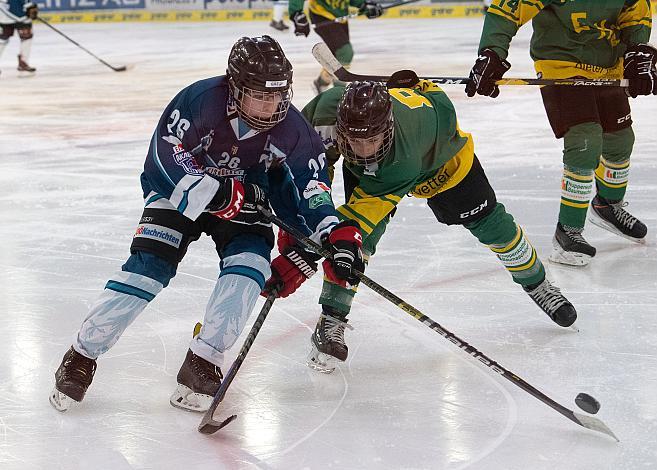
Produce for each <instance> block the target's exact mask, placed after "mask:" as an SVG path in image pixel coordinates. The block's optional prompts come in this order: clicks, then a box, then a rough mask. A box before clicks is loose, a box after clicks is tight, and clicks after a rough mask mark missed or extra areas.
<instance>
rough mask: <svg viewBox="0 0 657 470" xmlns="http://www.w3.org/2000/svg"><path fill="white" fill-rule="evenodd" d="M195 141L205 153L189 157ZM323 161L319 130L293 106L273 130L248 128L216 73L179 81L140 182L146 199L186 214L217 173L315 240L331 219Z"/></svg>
mask: <svg viewBox="0 0 657 470" xmlns="http://www.w3.org/2000/svg"><path fill="white" fill-rule="evenodd" d="M202 142H203V143H204V148H206V150H207V156H204V155H203V154H204V152H201V153H200V154H199V155H197V156H195V157H194V156H192V153H191V152H192V151H193V150H194V149H196V148H198V146H199V145H200V144H201V143H202ZM326 166H327V165H326V156H325V154H324V146H323V144H322V141H321V139H320V137H319V136H318V135H317V133H316V132H315V130H314V129H313V128H312V126H310V125H309V124H308V122H307V121H306V120H305V119H304V118H303V116H302V115H301V113H300V112H299V111H298V110H297V109H296V108H294V107H292V106H290V109H289V111H288V114H287V116H286V118H285V119H284V120H283V121H282V122H280V123H278V124H277V125H276V126H274V127H273V128H272V129H270V130H268V131H264V132H257V131H254V130H252V129H250V128H249V127H248V126H247V125H246V124H244V122H243V121H242V120H241V119H239V117H238V116H237V111H236V108H235V104H234V102H233V101H232V99H231V97H230V93H229V89H228V80H227V79H226V77H224V76H219V77H213V78H208V79H206V80H201V81H198V82H196V83H193V84H192V85H190V86H188V87H187V88H184V89H183V90H182V91H180V93H178V95H177V96H176V97H175V98H174V99H173V100H172V101H171V103H169V105H168V106H167V107H166V109H165V110H164V112H163V113H162V117H161V118H160V121H159V123H158V125H157V128H156V129H155V132H154V134H153V137H152V139H151V144H150V148H149V150H148V155H147V157H146V162H145V164H144V172H143V173H142V175H141V183H142V189H143V191H144V198H145V199H146V203H147V205H150V204H153V203H155V202H156V201H157V200H158V199H159V198H165V199H167V200H168V201H169V202H170V203H171V204H172V205H173V206H174V207H175V208H176V209H177V210H178V211H179V212H180V213H181V214H183V215H184V216H186V217H187V218H189V219H192V220H196V218H198V216H199V215H200V214H201V213H202V212H203V211H204V210H205V209H206V207H207V205H208V203H209V202H210V201H211V200H212V198H213V196H214V195H215V193H216V191H217V189H218V188H219V185H220V180H221V177H231V178H237V179H238V180H241V181H245V182H248V183H255V184H258V185H259V186H261V187H262V188H263V189H264V190H265V192H266V193H267V195H268V197H269V199H270V202H271V204H272V207H273V209H274V211H275V212H276V213H277V214H278V215H279V217H281V218H282V219H284V220H285V221H286V222H288V223H291V224H293V225H295V226H296V227H297V228H299V229H301V230H303V231H304V232H305V233H306V234H307V235H311V234H312V235H314V238H315V239H316V240H317V241H319V237H320V236H321V234H323V233H324V232H325V231H326V230H328V229H330V228H331V227H332V226H333V225H334V224H336V223H337V222H338V218H337V214H336V212H335V207H334V205H333V201H332V199H331V196H330V182H329V178H328V173H327V168H326ZM299 216H300V217H299Z"/></svg>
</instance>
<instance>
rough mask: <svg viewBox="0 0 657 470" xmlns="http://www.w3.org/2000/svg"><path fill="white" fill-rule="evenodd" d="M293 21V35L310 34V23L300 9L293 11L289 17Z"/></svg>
mask: <svg viewBox="0 0 657 470" xmlns="http://www.w3.org/2000/svg"><path fill="white" fill-rule="evenodd" d="M290 19H291V20H292V22H293V23H294V35H295V36H306V37H308V35H309V34H310V23H308V17H307V16H306V14H305V13H304V12H302V11H301V10H299V11H295V12H294V13H292V16H291V17H290Z"/></svg>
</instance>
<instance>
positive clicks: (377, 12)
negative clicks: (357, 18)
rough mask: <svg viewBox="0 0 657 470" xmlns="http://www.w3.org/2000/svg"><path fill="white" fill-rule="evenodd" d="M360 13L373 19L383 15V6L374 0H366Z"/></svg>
mask: <svg viewBox="0 0 657 470" xmlns="http://www.w3.org/2000/svg"><path fill="white" fill-rule="evenodd" d="M358 13H359V14H361V15H365V16H367V18H368V19H370V20H373V19H374V18H378V17H379V16H381V15H383V8H381V5H379V4H378V3H377V2H373V1H372V0H365V3H363V5H362V6H361V7H360V9H359V10H358Z"/></svg>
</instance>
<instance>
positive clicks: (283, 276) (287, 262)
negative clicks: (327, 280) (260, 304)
mask: <svg viewBox="0 0 657 470" xmlns="http://www.w3.org/2000/svg"><path fill="white" fill-rule="evenodd" d="M316 272H317V263H316V262H315V261H313V260H312V259H311V258H310V256H309V254H308V253H307V252H305V251H303V250H301V249H300V248H292V247H288V248H286V249H285V250H284V251H283V254H281V255H279V256H278V257H276V258H275V259H274V261H272V263H271V278H269V280H268V281H267V283H266V284H265V288H264V289H263V291H262V292H261V295H263V296H264V297H267V295H268V294H269V292H271V290H272V289H274V288H276V289H277V290H278V297H287V296H288V295H290V294H292V293H293V292H294V291H296V290H297V289H298V288H299V286H300V285H301V284H303V283H304V281H305V280H306V279H310V278H311V277H312V276H313V275H314V274H315V273H316Z"/></svg>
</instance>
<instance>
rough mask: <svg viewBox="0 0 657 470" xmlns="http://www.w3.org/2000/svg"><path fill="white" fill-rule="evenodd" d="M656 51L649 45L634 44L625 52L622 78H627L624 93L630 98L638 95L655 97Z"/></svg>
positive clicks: (656, 76) (656, 86) (656, 82)
mask: <svg viewBox="0 0 657 470" xmlns="http://www.w3.org/2000/svg"><path fill="white" fill-rule="evenodd" d="M656 63H657V49H655V48H654V47H653V46H651V45H650V44H636V45H634V46H630V47H628V48H627V51H625V58H624V65H623V67H624V71H623V76H624V77H625V78H629V80H630V86H629V87H628V88H627V90H626V93H627V94H628V95H629V96H631V97H632V98H636V97H637V96H639V95H657V70H656V69H655V64H656Z"/></svg>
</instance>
